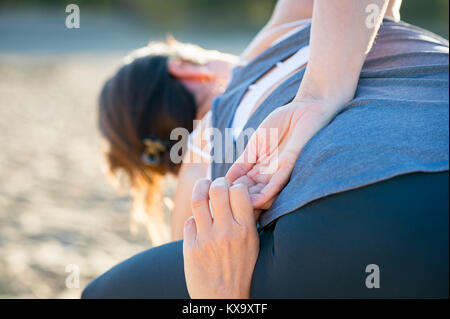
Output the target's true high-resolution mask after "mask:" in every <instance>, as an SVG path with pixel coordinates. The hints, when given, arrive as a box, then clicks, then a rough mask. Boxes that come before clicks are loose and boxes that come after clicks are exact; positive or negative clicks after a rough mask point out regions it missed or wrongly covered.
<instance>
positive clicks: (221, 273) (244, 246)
mask: <svg viewBox="0 0 450 319" xmlns="http://www.w3.org/2000/svg"><path fill="white" fill-rule="evenodd" d="M209 201H211V206H210V204H209ZM210 207H211V208H212V210H213V215H214V218H212V217H211V216H212V215H211V212H210ZM192 211H193V215H194V216H193V217H192V218H190V219H188V220H187V221H186V223H185V227H184V243H183V255H184V269H185V276H186V284H187V288H188V291H189V295H190V297H191V298H201V299H205V298H208V299H209V298H212V299H221V298H226V299H244V298H250V286H251V280H252V276H253V270H254V267H255V264H256V260H257V258H258V253H259V237H258V233H257V230H256V222H255V218H254V215H253V207H252V204H251V200H250V195H249V193H248V190H247V187H246V186H245V185H243V184H236V185H233V186H231V183H230V182H229V181H228V180H227V179H225V178H220V179H217V180H216V181H214V182H212V183H211V182H210V181H209V180H200V181H198V182H197V184H196V186H195V187H194V192H193V195H192Z"/></svg>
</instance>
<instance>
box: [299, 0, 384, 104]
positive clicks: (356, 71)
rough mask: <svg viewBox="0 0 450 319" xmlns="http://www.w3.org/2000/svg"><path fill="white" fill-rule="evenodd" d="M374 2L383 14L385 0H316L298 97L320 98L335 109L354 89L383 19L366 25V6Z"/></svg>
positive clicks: (347, 99) (347, 98)
mask: <svg viewBox="0 0 450 319" xmlns="http://www.w3.org/2000/svg"><path fill="white" fill-rule="evenodd" d="M369 5H376V6H378V8H380V17H384V15H385V13H386V9H387V6H388V5H389V1H388V0H339V1H329V0H315V1H314V13H313V22H312V28H311V40H310V44H311V48H310V50H311V51H310V52H311V57H310V60H309V63H308V66H307V68H306V73H305V77H304V78H303V81H302V84H301V86H300V90H299V94H298V96H297V99H298V100H303V99H304V98H313V99H323V100H326V101H327V102H328V103H330V104H331V105H332V106H333V107H335V108H336V111H338V110H339V109H340V108H341V107H342V106H343V105H344V104H345V103H347V102H348V101H350V100H351V99H352V98H353V96H354V94H355V90H356V86H357V83H358V80H359V75H360V73H361V68H362V66H363V63H364V60H365V58H366V55H367V53H368V52H369V51H370V49H371V48H372V45H373V42H374V40H375V37H376V35H377V33H378V30H379V28H380V25H381V21H382V19H381V18H380V19H379V23H377V24H376V25H367V23H366V22H367V17H368V15H369V13H368V12H366V8H367V7H368V6H369Z"/></svg>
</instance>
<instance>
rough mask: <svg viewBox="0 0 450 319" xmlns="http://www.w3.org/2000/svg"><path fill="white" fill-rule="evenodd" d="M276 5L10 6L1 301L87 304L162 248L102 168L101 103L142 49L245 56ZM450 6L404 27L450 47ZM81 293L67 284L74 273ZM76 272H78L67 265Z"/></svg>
mask: <svg viewBox="0 0 450 319" xmlns="http://www.w3.org/2000/svg"><path fill="white" fill-rule="evenodd" d="M275 2H276V1H275V0H226V1H219V0H110V1H107V0H95V1H93V0H78V1H76V2H74V3H76V4H78V5H79V7H80V11H81V22H80V23H81V28H80V29H67V28H66V26H65V20H66V17H67V15H68V14H67V13H66V12H65V8H66V6H67V5H68V4H70V3H71V2H70V1H63V0H21V1H17V0H0V298H78V297H79V296H80V293H81V290H82V288H83V287H84V286H85V285H86V284H87V283H88V282H89V281H90V280H91V279H93V278H94V277H96V276H98V275H99V274H101V273H102V272H104V271H105V270H107V269H108V268H110V267H111V266H113V265H114V264H116V263H117V262H120V261H121V260H123V259H125V258H128V257H130V256H132V255H134V254H135V253H138V252H140V251H142V250H144V249H147V248H150V247H151V243H150V242H149V240H148V239H147V237H146V235H145V233H144V232H142V233H140V234H134V235H132V234H131V233H130V231H129V223H128V220H129V219H128V211H129V205H130V201H129V198H121V197H118V196H117V194H116V193H115V191H114V189H113V188H112V187H111V186H110V185H109V184H108V183H107V181H106V179H105V178H104V176H103V174H102V171H101V165H100V164H101V160H100V154H99V150H98V149H99V141H98V134H97V129H96V102H97V97H98V93H99V90H100V88H101V86H102V85H103V82H104V81H105V80H106V78H107V77H108V76H109V75H111V74H112V73H113V72H114V71H115V69H116V68H117V66H119V65H120V63H121V58H122V56H123V55H124V54H126V53H127V52H129V51H130V50H132V49H134V48H137V47H141V46H144V45H145V44H146V43H148V42H149V41H150V40H161V39H164V38H165V36H166V35H168V34H171V35H173V36H175V37H176V38H177V39H179V40H181V41H189V42H194V43H197V44H200V45H202V46H205V47H207V48H211V49H218V50H223V51H227V52H231V53H236V54H238V53H239V52H240V51H241V50H242V49H243V48H244V47H245V45H246V44H248V42H249V41H250V40H251V38H252V37H253V36H254V34H255V33H256V32H257V31H258V29H259V28H260V27H261V26H262V25H263V24H264V23H265V21H267V19H268V18H269V16H270V14H271V12H272V9H273V7H274V4H275ZM448 11H449V1H448V0H404V9H403V15H402V18H403V20H405V21H407V22H410V23H413V24H416V25H419V26H421V27H424V28H427V29H429V30H431V31H433V32H436V33H438V34H439V35H441V36H443V37H445V38H447V39H448V36H449V15H448ZM71 264H74V265H77V267H78V268H79V270H80V276H81V277H80V286H81V288H76V287H75V288H67V287H66V279H67V276H68V275H70V273H69V272H66V267H67V265H71ZM67 270H70V269H67Z"/></svg>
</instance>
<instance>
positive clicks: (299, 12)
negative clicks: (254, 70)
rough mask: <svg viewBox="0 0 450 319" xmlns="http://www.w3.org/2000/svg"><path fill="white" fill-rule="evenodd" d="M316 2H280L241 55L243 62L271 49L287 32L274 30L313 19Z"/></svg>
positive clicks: (283, 0)
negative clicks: (290, 23) (283, 25)
mask: <svg viewBox="0 0 450 319" xmlns="http://www.w3.org/2000/svg"><path fill="white" fill-rule="evenodd" d="M313 3H314V0H279V1H278V2H277V5H276V7H275V9H274V11H273V14H272V16H271V18H270V20H269V21H268V22H267V23H266V25H265V26H264V27H263V28H262V29H261V31H260V32H259V33H258V34H257V35H256V37H255V38H254V39H253V41H252V42H251V43H250V45H249V46H248V47H247V48H246V49H245V51H244V52H243V53H242V55H241V60H242V61H250V60H252V59H254V58H255V57H257V56H258V55H259V54H260V53H262V52H263V51H264V50H266V49H267V48H269V47H270V45H271V44H272V43H273V42H274V41H275V40H276V39H277V38H278V37H279V36H281V35H282V34H283V32H285V31H286V30H281V31H278V32H273V30H274V29H275V28H276V27H278V26H280V25H282V24H286V23H289V22H293V21H298V20H302V19H309V18H311V17H312V11H313Z"/></svg>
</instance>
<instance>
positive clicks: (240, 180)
mask: <svg viewBox="0 0 450 319" xmlns="http://www.w3.org/2000/svg"><path fill="white" fill-rule="evenodd" d="M236 184H243V185H245V186H247V187H248V188H251V187H254V186H255V185H256V182H255V181H254V180H253V179H251V178H250V177H248V176H247V175H244V176H242V177H239V178H238V179H237V180H235V181H234V182H233V185H236Z"/></svg>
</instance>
